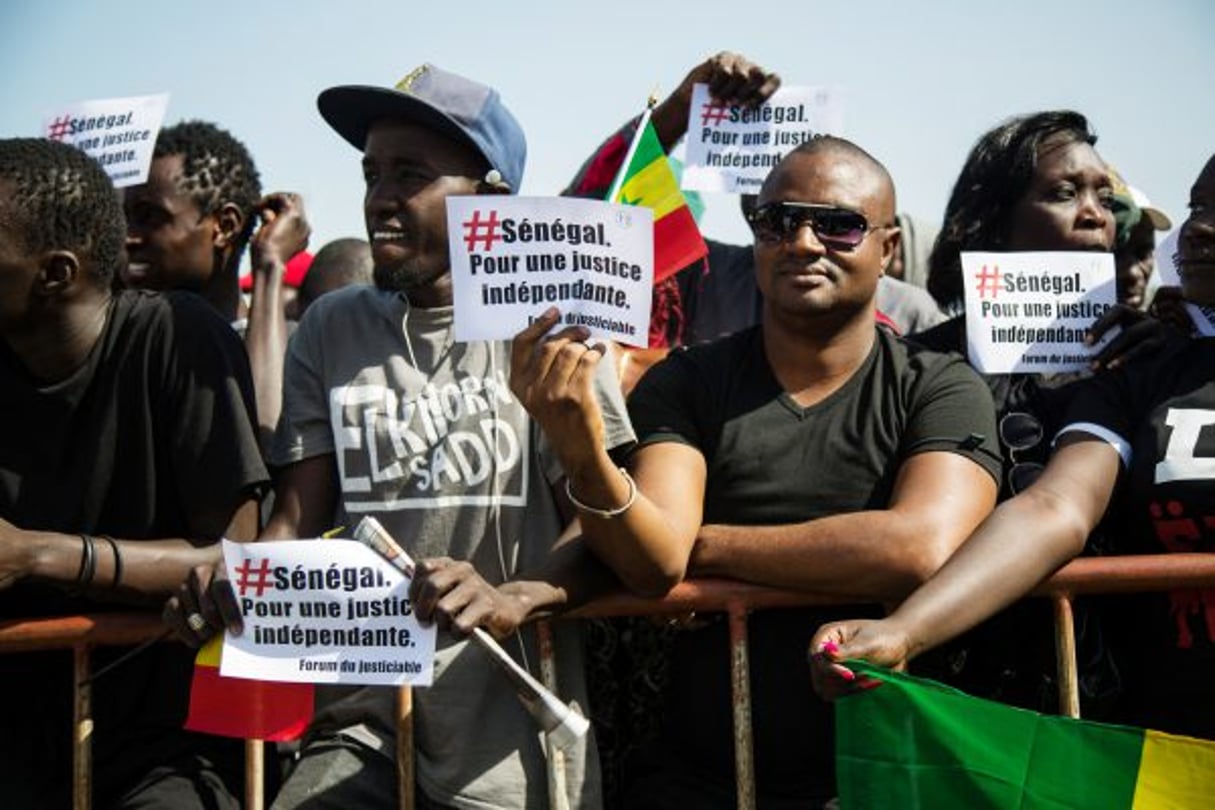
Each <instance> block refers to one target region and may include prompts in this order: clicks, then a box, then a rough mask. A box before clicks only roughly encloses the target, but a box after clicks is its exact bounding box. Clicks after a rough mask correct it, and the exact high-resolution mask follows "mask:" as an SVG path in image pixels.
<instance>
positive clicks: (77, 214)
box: [0, 138, 127, 288]
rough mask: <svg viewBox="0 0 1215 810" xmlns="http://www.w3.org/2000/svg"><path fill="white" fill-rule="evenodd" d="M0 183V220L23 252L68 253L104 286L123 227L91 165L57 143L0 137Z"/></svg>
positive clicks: (110, 193) (106, 185)
mask: <svg viewBox="0 0 1215 810" xmlns="http://www.w3.org/2000/svg"><path fill="white" fill-rule="evenodd" d="M0 184H3V185H5V186H7V187H8V188H6V189H5V190H6V191H8V192H9V193H10V194H11V196H10V197H9V198H8V200H7V201H6V204H4V205H0V221H3V223H4V225H5V226H7V227H9V228H11V229H12V230H13V231H14V232H15V233H17V234H18V235H19V237H20V238H21V239H22V240H23V242H24V245H25V247H26V248H27V249H28V250H31V251H44V250H70V251H72V252H73V253H75V254H77V257H78V258H80V259H81V261H82V262H83V263H85V264H86V265H91V277H92V279H93V280H94V281H95V282H97V284H98V285H99V286H101V287H104V288H108V287H109V286H110V282H111V281H112V279H113V277H114V271H115V270H116V268H117V267H118V264H119V262H121V261H122V249H123V245H124V243H125V241H126V235H127V224H126V219H125V218H124V217H123V214H122V205H121V203H120V202H119V200H118V194H117V192H115V190H114V185H113V183H111V182H110V178H109V177H108V176H107V175H106V173H105V171H104V170H103V169H102V168H101V166H99V165H98V164H97V161H95V160H93V159H92V158H91V157H89V156H88V155H86V154H85V153H84V152H81V151H80V150H79V149H77V148H76V147H74V146H68V145H67V144H63V143H59V142H58V141H51V140H44V139H42V138H5V139H0Z"/></svg>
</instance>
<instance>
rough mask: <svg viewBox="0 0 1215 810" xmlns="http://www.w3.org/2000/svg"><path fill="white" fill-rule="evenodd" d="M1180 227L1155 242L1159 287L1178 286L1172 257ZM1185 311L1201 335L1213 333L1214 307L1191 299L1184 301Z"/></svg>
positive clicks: (1177, 276) (1214, 322) (1178, 279)
mask: <svg viewBox="0 0 1215 810" xmlns="http://www.w3.org/2000/svg"><path fill="white" fill-rule="evenodd" d="M1180 231H1181V229H1180V228H1174V229H1173V230H1171V231H1169V232H1168V233H1167V234H1165V237H1164V238H1163V239H1161V240H1160V241H1159V242H1158V243H1157V244H1156V251H1155V253H1154V254H1153V257H1154V258H1155V260H1156V274H1157V276H1158V277H1159V281H1160V286H1161V287H1180V286H1181V276H1179V275H1178V274H1177V263H1176V262H1175V261H1174V260H1173V257H1174V256H1175V255H1176V254H1177V238H1178V234H1179V233H1180ZM1185 309H1186V312H1187V313H1189V316H1190V320H1191V321H1193V323H1194V328H1195V329H1197V330H1198V334H1200V335H1202V336H1203V337H1211V336H1213V335H1215V307H1210V306H1200V305H1199V304H1195V303H1193V302H1192V301H1186V302H1185Z"/></svg>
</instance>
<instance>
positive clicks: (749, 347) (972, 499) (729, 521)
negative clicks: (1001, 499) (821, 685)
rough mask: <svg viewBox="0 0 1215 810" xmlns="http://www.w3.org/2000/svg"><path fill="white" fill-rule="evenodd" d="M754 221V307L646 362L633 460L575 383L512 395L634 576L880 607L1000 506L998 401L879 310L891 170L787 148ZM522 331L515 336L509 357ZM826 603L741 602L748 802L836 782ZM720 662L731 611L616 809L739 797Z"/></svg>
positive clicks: (803, 799) (831, 150) (636, 580)
mask: <svg viewBox="0 0 1215 810" xmlns="http://www.w3.org/2000/svg"><path fill="white" fill-rule="evenodd" d="M750 221H751V225H752V228H753V230H754V232H755V237H756V241H755V248H754V250H755V266H756V282H757V285H758V287H759V289H760V291H761V293H762V295H763V312H762V317H761V322H760V323H759V325H757V326H755V327H752V328H750V329H747V330H744V331H742V332H739V333H736V334H734V335H730V336H728V337H725V338H722V339H720V340H718V341H715V342H712V343H708V344H705V345H702V346H696V347H692V348H686V349H681V350H678V351H675V352H673V353H672V354H671V355H669V356H668V357H667V359H666V360H665V361H663V362H662V363H660V364H658V365H656V366H654V368H652V369H651V370H650V372H649V373H648V374H647V375H646V376H645V377H644V378H642V380H641V381H640V383H639V384H638V386H637V388H636V389H635V390H634V392H633V394H632V397H631V399H630V401H629V412H630V416H631V417H632V419H633V423H634V426H635V428H636V431H637V437H638V440H639V443H638V448H637V449H636V451H635V452H633V453H632V455H631V457H630V459H629V466H628V471H627V472H625V471H621V470H619V469H617V468H616V466H615V465H613V464H612V462H611V460H610V458H609V457H608V456H607V454H606V451H604V450H603V447H602V442H601V441H599V439H598V433H600V432H601V429H599V428H598V427H597V426H598V424H599V422H598V417H597V414H596V413H595V410H594V406H593V405H592V404H590V400H589V399H587V398H585V396H583V397H577V396H572V395H571V396H569V397H565V396H560V395H558V394H561V393H562V392H561V391H559V390H558V389H557V388H556V387H555V386H553V385H548V384H545V382H544V381H541V380H537V381H535V384H534V386H533V387H532V388H531V389H530V390H528V391H527V392H526V396H527V405H528V408H529V410H531V411H532V413H533V414H535V415H536V416H537V418H538V419H539V420H540V422H541V424H542V425H544V428H545V432H546V434H547V435H549V436H551V437H552V438H553V441H554V442H555V443H557V444H558V445H559V446H565V447H581V448H584V450H582V452H581V453H580V454H577V455H575V456H573V457H571V458H570V459H569V460H568V461H567V466H566V472H567V475H568V483H569V487H570V494H571V496H572V497H571V500H572V501H573V503H574V504H575V505H576V506H578V508H579V509H580V517H581V524H582V530H583V534H584V540H585V542H586V544H587V546H588V547H589V548H590V549H591V550H592V551H593V552H594V553H595V554H596V555H597V556H598V557H599V558H600V559H601V560H603V561H604V562H605V563H606V564H607V565H608V566H610V567H611V568H612V569H613V571H615V573H616V574H617V575H618V576H619V577H620V578H621V580H622V581H623V582H624V583H625V584H626V585H627V586H628V587H630V588H632V589H633V590H636V591H638V592H642V593H650V594H654V593H664V592H665V591H666V590H668V589H669V588H670V587H671V586H672V585H674V584H675V583H677V582H679V581H680V580H682V579H683V578H685V577H704V576H717V577H730V578H734V579H740V580H746V581H750V582H756V583H761V584H766V585H772V586H777V587H783V588H798V589H804V590H807V591H812V592H816V593H823V594H829V595H831V596H834V597H837V598H838V597H844V598H846V599H847V600H849V601H851V602H854V604H853V606H852V607H850V608H847V609H846V612H850V611H855V610H857V609H858V608H857V607H856V604H861V605H869V606H870V607H869V608H868V612H869V613H871V614H874V615H880V613H881V611H882V608H881V605H883V604H887V605H888V604H892V603H896V602H898V601H899V600H901V599H902V598H903V597H904V596H905V595H906V594H907V593H909V592H910V591H911V590H912V589H913V588H914V587H915V586H916V585H917V584H918V583H920V582H922V581H923V580H925V579H926V578H927V577H928V576H930V575H931V574H932V573H933V572H934V571H935V570H936V569H937V567H938V566H940V565H941V564H942V563H943V562H944V561H945V560H946V559H947V558H948V557H949V556H950V554H951V553H952V552H953V550H954V549H955V548H956V547H957V546H958V544H960V543H961V542H962V540H963V539H964V538H965V537H966V536H967V534H968V533H969V532H970V531H971V530H972V529H973V528H974V527H975V526H976V525H977V524H978V523H979V521H980V520H982V518H983V517H984V516H985V515H986V514H987V513H988V512H989V511H990V510H991V508H992V506H993V505H994V503H995V497H996V488H997V482H996V479H997V476H998V475H999V471H1000V457H999V452H998V450H997V448H996V445H995V434H996V426H995V423H994V418H993V415H992V408H991V397H990V395H989V394H988V393H987V390H986V388H985V387H984V386H983V384H982V383H981V382H980V380H979V379H978V377H977V376H976V375H975V374H974V372H973V371H972V370H971V369H970V368H968V367H967V366H966V365H965V363H963V362H961V361H960V360H958V359H956V358H954V357H952V356H945V355H938V354H934V353H931V352H926V351H922V350H919V349H915V348H913V347H911V346H909V345H908V344H905V343H903V341H902V340H900V339H899V338H897V337H894V336H893V335H891V334H890V333H888V332H887V331H885V330H880V329H878V328H877V327H876V322H875V312H874V296H875V294H876V288H877V283H878V278H879V277H880V276H881V274H882V272H883V269H884V268H885V267H886V265H887V264H888V263H889V262H890V261H891V258H892V257H893V255H894V253H895V251H896V250H897V249H898V240H899V231H898V228H897V227H895V226H894V224H893V223H894V221H895V197H894V189H893V185H892V183H891V180H890V176H889V175H888V173H887V172H886V170H885V169H884V168H883V167H882V165H881V164H880V163H878V162H877V161H876V160H875V159H874V158H872V157H871V156H870V155H868V154H867V153H866V152H864V151H863V150H862V149H860V148H859V147H857V146H856V145H854V144H852V143H850V142H849V141H845V140H842V139H838V138H830V137H823V138H819V139H816V140H813V141H810V142H809V143H806V144H803V145H801V146H799V147H798V148H797V149H796V150H795V151H794V152H792V153H790V154H789V155H788V156H786V157H785V159H784V160H783V161H782V162H781V163H780V164H779V165H778V166H777V167H776V168H775V169H773V171H772V173H771V174H770V175H769V176H768V178H767V180H766V181H765V183H764V185H763V188H762V190H761V193H760V195H759V199H758V207H757V208H756V210H755V211H754V213H753V214H752V215H751V217H750ZM559 342H560V338H558V339H550V340H549V341H548V343H547V344H544V343H539V342H537V344H536V349H535V350H536V352H537V353H538V356H543V353H545V352H552V351H554V349H553V345H552V344H553V343H559ZM526 348H527V347H526V346H524V345H522V344H521V343H520V341H516V352H517V354H520V355H522V354H523V353H525V351H524V350H525V349H526ZM518 359H519V358H517V361H518ZM533 365H536V364H535V363H533ZM549 376H554V375H552V374H550V375H549ZM557 376H560V375H557ZM572 387H573V388H574V389H578V388H579V386H572ZM565 393H569V392H565ZM575 393H576V392H575ZM583 393H585V392H583ZM572 400H573V401H577V402H586V403H587V404H586V405H580V406H579V407H578V408H571V407H569V406H570V404H571V401H572ZM861 609H862V610H864V609H865V608H861ZM832 615H837V611H836V610H826V609H820V608H806V609H784V610H770V611H758V612H756V613H754V614H753V616H752V618H751V620H750V623H749V631H750V675H751V683H752V685H753V686H752V688H753V704H752V716H753V721H754V729H753V730H754V756H755V774H756V790H757V794H758V799H759V804H760V805H761V806H764V807H775V808H782V807H799V808H804V807H819V806H822V805H823V804H824V803H826V802H827V801H828V800H830V798H831V797H832V796H833V795H834V789H835V786H834V774H833V768H834V762H833V752H832V743H831V739H832V729H831V714H830V710H829V708H827V707H826V706H825V705H823V704H821V703H819V702H818V701H817V700H816V699H815V698H814V697H813V696H812V695H811V694H810V691H811V690H809V689H807V672H806V664H805V660H806V649H807V644H808V642H809V640H810V637H811V635H812V634H813V631H814V628H815V627H816V626H818V625H819V624H820V623H821V622H822V621H824V620H825V619H827V617H829V616H832ZM729 672H730V667H729V644H728V639H727V629H726V626H725V623H724V622H721V621H717V622H712V621H710V622H709V623H707V625H706V626H702V627H700V628H699V629H695V630H688V631H687V632H684V633H681V634H680V635H679V636H678V637H677V639H676V640H675V642H674V647H673V650H672V654H671V657H670V660H669V684H668V687H667V690H666V693H665V695H664V702H663V704H662V714H663V717H662V721H661V728H662V731H661V734H660V739H659V740H658V741H657V743H656V745H655V746H654V749H653V751H652V752H644V751H643V752H642V754H641V755H640V757H639V758H638V769H637V771H636V772H637V773H639V774H641V776H639V777H638V778H636V779H634V780H633V783H632V784H631V785H630V786H628V787H626V800H625V805H626V806H628V807H642V808H645V807H676V806H682V807H698V808H702V807H733V806H734V802H735V786H734V784H733V777H732V774H733V773H734V766H733V743H734V734H733V731H732V725H731V723H732V719H731V709H730V707H731V706H732V705H733V704H732V701H731V697H730V684H729Z"/></svg>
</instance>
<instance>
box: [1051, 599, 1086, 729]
mask: <svg viewBox="0 0 1215 810" xmlns="http://www.w3.org/2000/svg"><path fill="white" fill-rule="evenodd" d="M1051 602H1052V603H1053V605H1054V608H1055V669H1056V671H1057V673H1058V680H1059V714H1061V715H1063V716H1064V717H1079V716H1080V679H1079V676H1078V673H1077V669H1076V623H1075V621H1074V620H1073V617H1072V600H1071V597H1070V596H1068V595H1067V594H1066V593H1058V594H1055V595H1054V596H1052V597H1051Z"/></svg>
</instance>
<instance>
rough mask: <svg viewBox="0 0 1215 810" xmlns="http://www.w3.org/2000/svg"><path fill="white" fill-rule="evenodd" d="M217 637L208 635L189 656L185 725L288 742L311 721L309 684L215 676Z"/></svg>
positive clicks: (311, 690)
mask: <svg viewBox="0 0 1215 810" xmlns="http://www.w3.org/2000/svg"><path fill="white" fill-rule="evenodd" d="M222 648H223V637H222V636H216V637H215V638H213V639H211V640H210V641H209V642H207V643H206V645H204V646H203V648H202V649H200V650H199V651H198V656H197V657H196V658H195V659H194V680H193V681H192V683H191V684H190V713H189V716H188V717H187V718H186V728H187V729H189V730H190V731H201V732H203V733H205V734H219V735H221V736H224V737H244V738H245V739H251V740H253V739H256V740H294V739H296V738H297V737H299V736H300V735H301V734H303V733H304V729H305V728H307V726H308V723H309V721H311V720H312V698H313V693H314V691H315V690H314V688H313V685H312V684H310V683H275V682H271V681H252V680H246V679H245V678H225V677H224V676H222V675H220V674H219V656H220V650H221V649H222Z"/></svg>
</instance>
